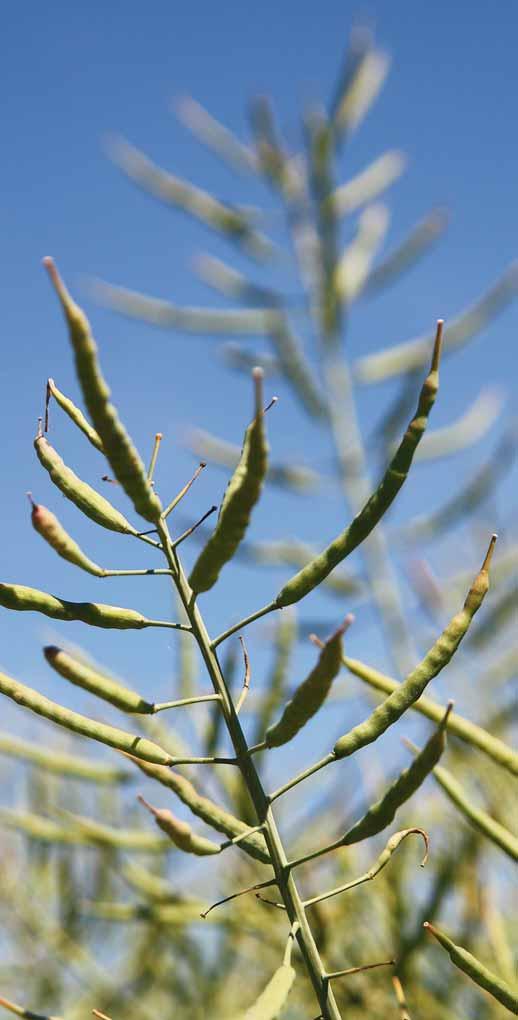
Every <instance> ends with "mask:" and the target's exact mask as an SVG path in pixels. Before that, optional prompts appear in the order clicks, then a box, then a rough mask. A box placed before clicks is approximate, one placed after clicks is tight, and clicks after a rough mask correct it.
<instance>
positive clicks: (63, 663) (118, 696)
mask: <svg viewBox="0 0 518 1020" xmlns="http://www.w3.org/2000/svg"><path fill="white" fill-rule="evenodd" d="M43 654H44V656H45V658H46V660H47V662H48V664H49V666H52V669H55V670H56V673H59V674H60V676H62V677H64V678H65V680H69V681H70V683H72V684H75V685H76V687H82V688H83V690H84V691H89V692H90V694H95V695H96V697H98V698H102V699H103V700H104V701H109V702H110V704H112V705H115V707H116V708H120V709H121V711H122V712H140V713H142V714H145V715H151V714H152V712H153V709H154V705H153V704H152V702H150V701H145V700H144V698H141V696H140V694H136V693H135V691H131V690H129V688H128V687H124V685H123V684H121V683H119V682H118V681H117V680H113V679H112V677H109V676H106V675H105V674H103V673H99V672H98V670H96V669H92V667H91V666H87V665H85V663H83V662H81V661H80V660H79V659H75V658H74V656H73V655H69V653H68V652H64V651H63V649H62V648H56V646H55V645H47V647H46V648H44V649H43Z"/></svg>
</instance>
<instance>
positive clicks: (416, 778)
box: [342, 702, 453, 846]
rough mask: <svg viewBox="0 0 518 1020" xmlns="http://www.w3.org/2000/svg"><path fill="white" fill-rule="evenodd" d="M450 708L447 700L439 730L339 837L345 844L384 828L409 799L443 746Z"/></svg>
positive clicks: (372, 834)
mask: <svg viewBox="0 0 518 1020" xmlns="http://www.w3.org/2000/svg"><path fill="white" fill-rule="evenodd" d="M452 707H453V703H452V702H450V704H449V705H448V708H447V709H446V712H445V714H444V717H443V719H442V720H441V722H440V724H439V727H438V729H437V730H436V731H435V733H433V734H432V736H431V737H430V739H429V741H428V742H427V743H426V744H425V746H424V748H423V750H422V751H421V752H420V753H419V755H418V756H417V758H415V760H414V761H413V762H412V764H411V765H410V767H409V768H407V769H405V770H404V772H402V773H401V774H400V775H399V776H398V777H397V779H396V780H395V782H394V783H392V785H391V786H389V788H388V790H386V792H385V793H384V794H383V797H382V798H381V800H378V801H377V802H376V804H373V806H372V807H371V808H369V810H368V811H367V813H366V814H365V815H364V816H363V818H361V819H360V820H359V821H358V822H356V824H355V825H353V827H352V829H349V832H347V833H346V835H345V836H344V838H343V840H342V842H343V845H344V846H350V845H351V844H352V843H359V842H360V840H362V839H368V837H369V836H375V835H376V833H378V832H382V830H383V829H386V827H387V825H390V823H391V822H392V820H393V819H394V816H395V814H396V811H397V810H398V808H400V807H401V805H402V804H405V803H406V801H407V800H409V799H410V797H411V796H412V794H414V793H415V792H416V790H418V789H419V787H420V786H421V785H422V783H423V782H424V780H425V779H426V777H427V776H428V775H429V774H430V772H432V771H433V769H434V766H435V765H436V764H437V762H438V761H439V759H440V757H441V755H442V753H443V751H444V749H445V747H446V725H447V722H448V716H449V714H450V712H451V709H452Z"/></svg>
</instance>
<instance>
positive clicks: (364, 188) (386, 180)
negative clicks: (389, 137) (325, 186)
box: [329, 149, 406, 216]
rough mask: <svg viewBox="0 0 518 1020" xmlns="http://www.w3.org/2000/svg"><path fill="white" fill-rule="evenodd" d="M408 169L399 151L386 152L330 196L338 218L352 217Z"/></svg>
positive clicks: (403, 156) (330, 202)
mask: <svg viewBox="0 0 518 1020" xmlns="http://www.w3.org/2000/svg"><path fill="white" fill-rule="evenodd" d="M405 167H406V158H405V155H404V153H402V152H399V151H398V150H397V149H392V150H390V151H388V152H384V153H383V155H382V156H378V158H377V159H375V160H373V162H372V163H369V165H368V166H367V167H366V168H365V170H362V171H361V172H360V173H359V174H357V175H356V177H352V178H351V180H349V181H347V182H346V183H345V184H342V185H340V187H339V188H336V189H335V190H334V191H333V193H332V194H331V195H330V196H329V204H330V205H332V207H333V211H334V213H335V215H336V216H345V215H350V214H351V213H353V212H356V210H357V209H360V208H361V206H362V205H367V203H368V202H372V201H373V200H374V199H375V198H378V197H379V195H381V194H382V192H383V191H386V189H387V188H389V187H390V185H391V184H393V183H394V181H397V179H398V177H401V174H402V173H403V171H404V169H405Z"/></svg>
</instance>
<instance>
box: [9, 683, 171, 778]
mask: <svg viewBox="0 0 518 1020" xmlns="http://www.w3.org/2000/svg"><path fill="white" fill-rule="evenodd" d="M0 694H5V695H6V697H8V698H11V699H12V700H13V701H15V702H16V704H17V705H22V706H23V707H24V708H29V709H30V710H31V712H36V715H42V716H43V717H44V718H45V719H50V721H51V722H54V723H57V724H58V726H63V727H64V728H65V729H66V730H71V731H72V732H73V733H80V734H81V736H83V737H90V739H91V740H98V741H99V742H100V743H101V744H107V745H108V747H115V748H117V750H118V751H126V752H127V753H128V754H131V755H132V756H133V757H134V758H135V759H136V758H140V757H142V758H144V760H145V761H149V762H154V763H156V764H158V765H170V764H171V763H172V761H173V759H172V758H171V756H170V755H169V754H167V752H166V751H163V750H162V748H161V747H159V746H158V744H155V743H153V741H152V740H147V739H145V738H144V737H136V736H135V734H134V733H126V732H125V731H124V730H119V729H117V728H116V727H115V726H107V725H106V723H98V722H95V721H94V720H93V719H88V718H87V716H85V715H80V714H79V712H72V711H71V710H70V709H69V708H63V706H62V705H58V704H56V702H55V701H51V700H50V699H49V698H45V697H44V695H43V694H39V693H38V691H34V690H33V689H32V688H31V687H27V686H26V685H25V684H21V683H19V682H18V681H17V680H13V679H12V678H11V677H9V676H6V674H5V673H0Z"/></svg>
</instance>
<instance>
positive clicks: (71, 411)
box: [45, 379, 104, 453]
mask: <svg viewBox="0 0 518 1020" xmlns="http://www.w3.org/2000/svg"><path fill="white" fill-rule="evenodd" d="M51 396H52V397H54V400H55V401H56V404H59V406H60V407H61V409H62V410H63V411H64V412H65V414H68V417H69V418H70V419H71V421H73V422H74V425H77V427H78V429H81V432H83V433H84V435H85V436H86V438H87V439H88V441H89V442H90V443H91V444H92V446H95V449H96V450H99V452H100V453H104V448H103V444H102V441H101V437H100V435H99V434H98V433H97V432H96V431H95V429H94V428H92V426H91V425H90V422H89V421H87V419H86V418H85V416H84V414H83V412H82V411H81V410H80V408H79V407H76V405H75V404H74V403H73V402H72V401H71V400H70V397H66V396H65V394H64V393H62V392H61V390H59V389H58V387H57V386H56V383H55V382H54V380H53V379H47V408H48V403H49V400H50V397H51ZM45 432H48V425H47V423H46V424H45Z"/></svg>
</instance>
